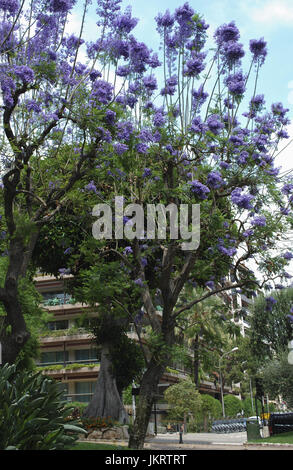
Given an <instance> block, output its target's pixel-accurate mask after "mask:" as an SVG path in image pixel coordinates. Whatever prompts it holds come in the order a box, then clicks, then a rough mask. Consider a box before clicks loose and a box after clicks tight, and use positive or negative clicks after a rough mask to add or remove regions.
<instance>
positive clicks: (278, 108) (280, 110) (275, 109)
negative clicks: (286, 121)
mask: <svg viewBox="0 0 293 470" xmlns="http://www.w3.org/2000/svg"><path fill="white" fill-rule="evenodd" d="M288 111H289V109H288V108H284V106H283V104H282V103H273V104H272V113H273V114H274V115H275V116H279V117H280V118H282V119H283V118H284V117H285V114H286V113H287V112H288Z"/></svg>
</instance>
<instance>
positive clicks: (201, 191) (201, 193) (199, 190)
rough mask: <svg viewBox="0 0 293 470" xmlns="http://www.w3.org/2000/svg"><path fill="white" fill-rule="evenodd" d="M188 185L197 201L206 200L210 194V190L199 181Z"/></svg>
mask: <svg viewBox="0 0 293 470" xmlns="http://www.w3.org/2000/svg"><path fill="white" fill-rule="evenodd" d="M189 184H190V185H191V192H192V193H193V194H195V195H196V196H197V197H198V198H199V199H206V198H207V197H208V193H209V192H210V190H209V188H208V187H207V186H205V185H204V184H202V183H201V182H200V181H198V180H193V181H191V182H190V183H189Z"/></svg>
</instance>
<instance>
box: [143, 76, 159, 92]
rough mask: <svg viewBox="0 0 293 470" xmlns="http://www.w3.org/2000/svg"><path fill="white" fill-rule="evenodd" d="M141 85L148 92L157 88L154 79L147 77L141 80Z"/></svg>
mask: <svg viewBox="0 0 293 470" xmlns="http://www.w3.org/2000/svg"><path fill="white" fill-rule="evenodd" d="M143 84H144V86H145V87H146V89H147V90H149V91H154V90H156V89H157V88H158V85H157V80H156V77H154V76H153V75H149V76H148V77H144V78H143Z"/></svg>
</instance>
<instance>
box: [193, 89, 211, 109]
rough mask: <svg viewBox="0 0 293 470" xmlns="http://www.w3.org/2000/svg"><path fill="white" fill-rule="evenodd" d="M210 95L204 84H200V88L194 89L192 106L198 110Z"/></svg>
mask: <svg viewBox="0 0 293 470" xmlns="http://www.w3.org/2000/svg"><path fill="white" fill-rule="evenodd" d="M208 96H209V94H208V93H206V92H205V91H204V89H203V85H200V87H199V89H198V90H192V106H193V108H195V109H196V110H197V111H199V109H200V108H201V106H202V105H203V104H204V102H205V101H206V99H207V97H208Z"/></svg>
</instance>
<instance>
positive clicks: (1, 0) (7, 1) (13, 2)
mask: <svg viewBox="0 0 293 470" xmlns="http://www.w3.org/2000/svg"><path fill="white" fill-rule="evenodd" d="M0 9H1V10H4V11H5V12H8V13H9V14H10V15H15V14H16V13H17V12H18V10H19V1H18V0H0Z"/></svg>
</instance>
